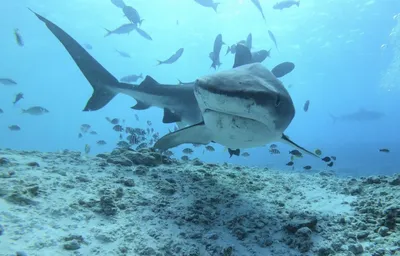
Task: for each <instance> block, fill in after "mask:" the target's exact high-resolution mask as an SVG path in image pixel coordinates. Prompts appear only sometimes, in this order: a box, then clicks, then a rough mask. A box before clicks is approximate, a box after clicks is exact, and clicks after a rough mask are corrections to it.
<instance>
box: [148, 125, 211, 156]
mask: <svg viewBox="0 0 400 256" xmlns="http://www.w3.org/2000/svg"><path fill="white" fill-rule="evenodd" d="M211 140H212V134H211V131H210V130H209V129H208V128H207V127H206V126H205V125H204V122H201V123H198V124H195V125H192V126H189V127H186V128H183V129H181V130H178V131H175V132H172V133H169V134H167V135H165V136H163V137H162V138H161V139H159V140H158V141H157V142H156V144H154V148H156V149H160V150H167V149H169V148H174V147H177V146H179V145H181V144H184V143H192V144H208V143H210V142H211Z"/></svg>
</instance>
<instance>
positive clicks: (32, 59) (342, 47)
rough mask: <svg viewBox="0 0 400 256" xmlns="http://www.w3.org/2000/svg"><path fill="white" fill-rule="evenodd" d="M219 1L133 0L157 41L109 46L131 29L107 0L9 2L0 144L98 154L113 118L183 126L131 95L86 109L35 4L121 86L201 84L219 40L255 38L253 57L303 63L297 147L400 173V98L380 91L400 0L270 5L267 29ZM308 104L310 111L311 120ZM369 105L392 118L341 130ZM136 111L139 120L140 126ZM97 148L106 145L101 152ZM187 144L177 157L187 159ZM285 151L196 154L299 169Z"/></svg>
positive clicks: (161, 127) (0, 71) (247, 7)
mask: <svg viewBox="0 0 400 256" xmlns="http://www.w3.org/2000/svg"><path fill="white" fill-rule="evenodd" d="M219 2H221V4H220V6H219V7H218V13H215V12H214V11H213V10H212V9H210V8H205V7H202V6H200V5H198V4H197V3H195V2H194V1H192V0H186V1H184V0H168V1H166V0H146V1H144V0H142V1H140V0H131V1H128V0H126V4H128V5H132V6H134V7H135V8H136V9H137V10H138V11H139V13H140V15H141V16H142V18H144V19H145V20H144V22H143V25H142V28H143V29H144V30H145V31H146V32H148V33H149V34H150V35H151V36H152V38H153V41H148V40H146V39H144V38H142V37H140V36H139V35H138V34H137V33H136V32H135V31H133V32H132V33H131V34H130V35H112V36H110V37H107V38H104V34H105V30H104V28H108V29H114V28H116V27H118V26H120V25H121V24H125V23H127V19H126V18H125V17H123V14H122V12H121V10H120V9H119V8H117V7H115V6H114V5H113V4H112V3H111V1H109V0H102V1H98V0H85V1H80V0H70V1H53V0H36V1H33V0H32V1H26V0H25V1H22V0H21V1H7V2H6V1H3V3H1V5H2V6H1V9H2V15H1V16H0V24H1V26H0V36H1V49H0V51H1V58H2V61H1V62H0V77H9V78H12V79H14V80H16V81H17V82H18V85H17V86H15V87H9V86H2V85H1V87H0V90H1V93H0V108H2V109H3V110H4V112H5V113H4V114H1V115H0V147H1V148H13V149H18V150H39V151H58V150H63V149H70V150H79V151H83V150H84V146H85V144H90V145H91V146H92V151H91V154H97V153H99V152H105V151H111V150H112V149H113V148H115V143H116V142H117V141H118V140H119V138H118V136H119V134H118V133H116V132H115V131H113V130H112V125H111V124H110V123H108V122H107V121H106V120H105V117H107V116H108V117H111V118H113V117H118V118H120V119H121V120H122V119H125V120H126V124H127V125H129V126H133V127H141V128H146V127H147V124H146V121H147V120H151V121H152V123H153V127H154V128H155V130H156V131H158V132H160V134H161V135H163V134H165V133H167V132H168V129H173V125H165V124H162V123H161V119H162V111H161V110H160V109H157V108H152V109H149V110H145V111H133V110H131V109H130V107H131V106H133V105H134V104H135V101H134V100H133V99H131V98H130V97H128V96H125V95H118V96H117V97H116V98H114V99H113V100H112V101H111V102H110V103H109V104H108V105H107V106H106V107H104V108H103V109H101V110H99V111H95V112H82V109H83V108H84V106H85V105H86V102H87V100H88V99H89V97H90V96H91V94H92V88H91V86H90V84H89V83H88V82H87V80H86V79H85V77H84V76H83V75H82V73H81V72H80V70H79V69H78V68H77V66H76V65H75V63H74V62H73V60H72V59H71V57H70V56H69V54H68V53H67V52H66V50H65V49H64V47H63V46H62V45H61V44H60V43H59V41H58V40H57V39H56V38H55V37H54V36H53V34H52V33H51V32H50V31H49V30H48V29H47V28H46V26H45V25H44V24H43V23H42V22H41V21H39V20H38V19H37V18H36V17H35V16H34V15H33V14H32V13H31V12H30V11H29V10H28V9H27V8H26V7H30V8H32V9H33V10H35V11H36V12H38V13H39V14H41V15H43V16H45V17H46V18H47V19H49V20H51V21H53V22H54V23H55V24H57V25H58V26H60V27H61V28H62V29H64V30H65V31H66V32H67V33H69V34H70V35H71V36H72V37H74V38H75V39H76V40H77V41H79V42H80V43H82V44H84V43H90V44H91V45H92V46H93V49H92V50H90V51H89V52H90V54H91V55H92V56H94V57H95V58H96V59H97V60H98V61H99V62H100V63H101V64H102V65H103V66H104V67H105V68H106V69H107V70H109V71H110V72H111V73H112V74H113V75H115V76H116V77H117V78H121V77H122V76H125V75H130V74H140V73H143V74H144V75H151V76H152V77H154V78H155V79H156V80H157V81H160V82H162V83H171V84H175V83H177V79H180V80H182V81H193V80H194V79H196V78H197V77H199V76H202V75H206V74H210V73H213V72H215V71H214V70H213V69H210V64H211V61H210V59H209V57H208V55H209V52H210V51H212V46H213V42H214V39H215V36H216V35H217V34H219V33H221V34H222V36H223V41H224V42H226V44H227V45H231V44H233V43H236V42H238V41H239V40H242V39H245V38H246V37H247V35H248V34H249V33H250V32H251V33H252V34H253V46H254V50H260V49H267V50H268V49H270V48H272V51H271V55H272V58H270V59H267V60H266V61H265V62H264V65H265V66H267V67H268V68H273V67H274V66H275V65H277V64H279V63H281V62H283V61H292V62H294V63H295V64H296V69H295V70H294V72H292V73H291V74H289V75H287V76H286V77H284V78H282V81H283V83H284V84H285V85H292V87H291V88H290V89H289V92H290V94H291V96H292V98H293V101H294V103H295V107H296V111H297V113H296V116H295V118H294V120H293V122H292V123H291V125H290V126H289V128H288V129H287V131H286V133H287V134H288V135H289V136H290V137H291V139H293V140H294V141H296V142H297V143H299V144H301V145H302V146H304V147H306V148H309V149H310V150H314V149H316V148H320V149H321V150H322V151H323V153H324V155H325V154H326V155H335V156H337V158H338V161H337V164H336V165H335V166H334V167H333V168H332V169H333V170H335V171H337V173H339V174H343V175H369V174H389V173H394V172H398V168H399V165H400V160H399V157H398V155H399V153H400V143H399V142H400V135H399V126H398V123H399V120H400V119H399V118H400V115H399V114H398V109H399V103H398V102H399V101H398V99H399V97H400V90H392V91H390V92H388V91H386V90H384V89H382V86H381V84H380V83H381V73H382V72H385V69H386V68H387V67H388V66H389V64H390V62H391V61H392V60H393V58H396V56H394V55H393V51H392V49H391V48H393V46H392V47H388V49H386V50H385V51H384V52H383V51H382V49H381V47H380V46H381V45H382V44H387V43H388V42H389V34H390V32H391V30H392V29H393V27H394V26H396V21H395V20H393V16H394V15H396V14H397V13H399V12H400V2H399V1H396V0H384V1H345V0H343V1H320V0H303V1H301V4H300V7H299V8H297V7H292V8H290V9H285V10H284V11H277V10H273V9H272V5H273V4H274V3H275V2H274V1H266V0H265V1H263V0H260V2H261V4H262V6H263V9H264V13H265V16H266V20H267V22H266V23H265V22H264V21H263V20H262V18H261V15H260V14H259V12H258V10H257V9H256V8H255V6H254V5H253V4H252V3H251V1H250V0H225V1H224V0H221V1H219ZM177 20H178V21H179V25H177ZM14 28H19V30H20V33H21V35H22V37H23V39H24V41H25V46H24V47H19V46H18V45H17V44H16V42H15V39H14V36H13V30H14ZM268 29H270V30H272V31H273V32H274V34H275V36H276V38H277V41H278V45H279V49H280V51H279V52H277V51H276V49H275V47H274V45H273V43H272V41H271V40H270V39H269V37H268V33H267V31H268ZM399 36H400V35H399ZM181 47H184V48H185V52H184V54H183V56H182V58H181V59H179V60H178V61H177V62H176V63H174V64H172V65H162V66H156V64H157V61H156V60H157V59H166V58H168V57H169V56H170V55H171V54H172V53H174V52H175V51H176V50H177V49H179V48H181ZM115 49H118V50H121V51H125V52H128V53H130V54H131V56H132V58H131V59H126V58H122V57H120V56H119V55H118V54H117V53H116V52H115ZM225 51H226V46H224V47H223V48H222V51H221V62H222V63H223V65H222V66H221V67H220V69H219V70H226V69H229V68H230V67H231V66H232V64H233V58H234V56H233V55H231V54H229V55H227V56H224V54H225ZM397 57H400V56H397ZM393 75H396V74H393ZM397 75H399V74H397ZM398 86H399V87H400V85H398ZM18 92H23V93H24V95H25V99H24V100H22V101H21V102H20V103H18V104H17V105H16V106H13V104H12V101H13V100H14V97H15V95H16V94H17V93H18ZM306 100H310V101H311V104H310V110H309V111H308V112H307V113H304V111H303V110H302V107H303V104H304V102H305V101H306ZM33 105H40V106H43V107H45V108H47V109H49V110H50V114H48V115H43V116H39V117H37V116H28V115H22V114H21V109H23V108H27V107H30V106H33ZM360 108H366V109H368V110H375V111H379V112H383V113H385V117H384V118H383V119H381V120H378V121H369V122H353V123H351V122H337V123H335V124H333V122H332V119H331V118H330V116H329V113H332V114H335V115H343V114H348V113H352V112H355V111H357V110H358V109H360ZM135 113H136V114H137V115H138V116H139V118H140V122H137V121H136V120H135V118H134V114H135ZM83 123H88V124H90V125H91V126H92V127H93V129H94V130H96V131H97V132H98V133H99V135H97V136H91V135H86V136H85V137H84V138H82V139H78V133H79V132H80V131H79V129H80V125H81V124H83ZM12 124H18V125H19V126H21V128H22V130H21V131H20V132H11V131H9V129H8V126H9V125H12ZM99 139H103V140H105V141H107V142H108V144H107V145H106V146H98V145H96V141H97V140H99ZM186 146H188V145H186ZM186 146H181V147H178V148H176V149H174V152H175V153H176V155H177V156H178V157H180V156H181V150H182V149H183V148H184V147H186ZM379 148H389V149H390V150H391V152H390V153H389V154H384V153H380V152H378V149H379ZM279 149H280V150H281V152H282V153H281V155H278V156H277V155H270V153H269V152H268V147H262V148H256V149H250V150H246V151H247V152H249V153H250V154H251V156H250V157H249V158H243V157H239V158H237V157H236V158H229V155H228V153H227V152H225V151H224V149H223V147H218V146H217V147H216V152H213V153H210V152H205V153H203V149H202V148H201V149H196V150H195V153H194V156H193V157H199V158H201V159H202V160H204V161H211V162H230V163H238V164H245V165H251V166H253V165H256V166H268V167H274V168H281V169H283V170H286V169H288V170H289V169H290V168H289V167H286V166H285V163H286V162H287V161H288V159H289V155H288V154H287V152H288V151H289V150H291V149H292V148H290V147H288V146H286V145H283V144H279ZM299 163H300V164H299V166H302V165H307V164H310V165H312V166H313V167H314V169H316V170H325V169H326V165H325V164H324V163H323V162H321V161H318V160H315V159H313V158H312V157H308V156H306V157H304V158H303V159H301V160H299Z"/></svg>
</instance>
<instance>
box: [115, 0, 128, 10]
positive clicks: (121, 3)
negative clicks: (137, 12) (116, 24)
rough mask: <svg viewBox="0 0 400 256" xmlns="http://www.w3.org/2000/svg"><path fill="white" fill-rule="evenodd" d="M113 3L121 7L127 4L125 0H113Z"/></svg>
mask: <svg viewBox="0 0 400 256" xmlns="http://www.w3.org/2000/svg"><path fill="white" fill-rule="evenodd" d="M111 3H113V4H114V5H115V6H117V7H118V8H121V9H122V8H124V7H125V6H126V4H125V2H124V0H111Z"/></svg>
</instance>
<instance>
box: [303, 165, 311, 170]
mask: <svg viewBox="0 0 400 256" xmlns="http://www.w3.org/2000/svg"><path fill="white" fill-rule="evenodd" d="M311 168H312V167H311V166H310V165H306V166H304V167H303V169H304V170H311Z"/></svg>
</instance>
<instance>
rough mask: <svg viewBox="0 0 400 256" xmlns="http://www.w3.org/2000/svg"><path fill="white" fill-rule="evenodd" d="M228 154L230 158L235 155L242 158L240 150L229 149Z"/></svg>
mask: <svg viewBox="0 0 400 256" xmlns="http://www.w3.org/2000/svg"><path fill="white" fill-rule="evenodd" d="M228 153H229V158H231V157H232V156H233V155H235V156H240V149H235V150H233V149H230V148H228Z"/></svg>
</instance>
